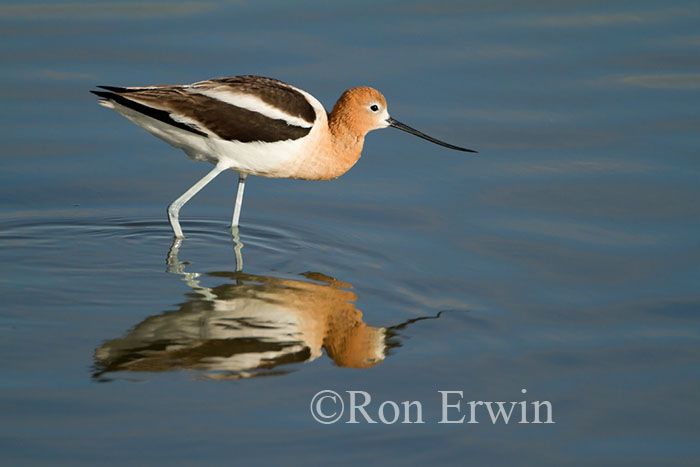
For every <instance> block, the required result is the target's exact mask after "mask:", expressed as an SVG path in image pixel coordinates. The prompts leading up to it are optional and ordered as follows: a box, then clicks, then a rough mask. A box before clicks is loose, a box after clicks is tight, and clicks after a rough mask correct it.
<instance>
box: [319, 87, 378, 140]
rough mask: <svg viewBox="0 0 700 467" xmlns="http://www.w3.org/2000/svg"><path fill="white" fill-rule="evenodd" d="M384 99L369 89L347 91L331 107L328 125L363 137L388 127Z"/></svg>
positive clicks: (374, 90)
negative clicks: (340, 126)
mask: <svg viewBox="0 0 700 467" xmlns="http://www.w3.org/2000/svg"><path fill="white" fill-rule="evenodd" d="M388 119H389V112H388V111H387V108H386V99H385V98H384V96H383V95H382V93H381V92H379V91H377V90H376V89H373V88H369V87H360V88H352V89H348V90H347V91H345V92H344V93H343V95H342V96H340V99H338V102H336V104H335V106H333V111H332V112H331V116H330V124H331V125H333V124H336V125H338V124H340V125H342V126H343V127H344V130H345V131H348V130H349V131H350V132H351V133H353V134H354V135H356V136H364V135H366V134H367V133H368V132H370V131H372V130H377V129H379V128H386V127H387V126H389V120H388Z"/></svg>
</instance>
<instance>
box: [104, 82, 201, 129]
mask: <svg viewBox="0 0 700 467" xmlns="http://www.w3.org/2000/svg"><path fill="white" fill-rule="evenodd" d="M99 87H101V88H104V89H107V86H99ZM112 89H115V90H116V89H120V88H112ZM90 92H91V93H93V94H95V95H97V96H99V97H101V98H103V99H108V100H111V101H114V102H116V103H117V104H121V105H123V106H124V107H128V108H130V109H131V110H135V111H136V112H139V113H142V114H144V115H146V116H148V117H151V118H154V119H156V120H159V121H161V122H163V123H167V124H168V125H172V126H174V127H177V128H180V129H182V130H187V131H189V132H192V133H194V134H196V135H199V136H204V137H207V136H209V135H207V134H206V133H204V132H203V131H199V130H197V129H196V128H193V127H191V126H190V125H187V124H185V123H182V122H178V121H177V120H174V119H173V118H172V117H171V116H170V112H168V111H166V110H160V109H154V108H153V107H149V106H147V105H143V104H140V103H138V102H135V101H132V100H131V99H127V98H126V97H123V96H120V95H119V94H115V93H114V92H105V91H90Z"/></svg>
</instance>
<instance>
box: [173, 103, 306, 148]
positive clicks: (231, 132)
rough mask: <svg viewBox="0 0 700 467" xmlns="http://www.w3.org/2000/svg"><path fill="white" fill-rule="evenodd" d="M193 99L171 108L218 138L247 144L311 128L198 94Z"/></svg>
mask: <svg viewBox="0 0 700 467" xmlns="http://www.w3.org/2000/svg"><path fill="white" fill-rule="evenodd" d="M194 102H195V103H196V105H191V104H192V103H193V102H192V101H176V102H173V103H172V107H173V110H174V111H175V112H177V113H180V114H182V115H183V116H185V117H187V118H191V119H192V120H194V121H196V122H197V123H199V124H200V126H201V127H202V128H206V129H207V130H209V131H211V132H212V133H214V134H216V135H217V136H218V137H219V138H221V139H225V140H229V141H240V142H242V143H250V142H253V141H261V142H265V143H273V142H276V141H284V140H294V139H299V138H303V137H304V136H306V135H308V134H309V132H310V131H311V128H304V127H300V126H296V125H290V124H289V123H287V122H286V121H285V120H280V119H275V118H270V117H267V116H265V115H263V114H261V113H258V112H255V111H252V110H248V109H244V108H241V107H238V106H235V105H231V104H228V103H226V102H222V101H220V100H218V99H213V98H211V97H207V96H204V95H202V94H197V95H196V98H195V99H194Z"/></svg>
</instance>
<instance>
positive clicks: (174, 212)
mask: <svg viewBox="0 0 700 467" xmlns="http://www.w3.org/2000/svg"><path fill="white" fill-rule="evenodd" d="M224 170H226V167H223V166H216V167H214V169H213V170H212V171H211V172H209V173H208V174H206V175H205V176H204V177H202V178H201V179H200V180H199V181H198V182H197V183H195V184H194V185H192V186H191V187H190V189H189V190H187V191H186V192H184V193H183V194H182V196H180V197H179V198H178V199H176V200H175V201H173V202H172V204H171V205H170V206H168V217H169V218H170V226H171V227H172V228H173V233H174V234H175V237H177V238H182V237H184V235H182V228H180V221H179V218H180V208H181V207H182V206H184V204H185V203H186V202H188V201H189V200H190V199H191V198H192V197H193V196H194V195H196V194H197V192H199V190H201V189H202V188H204V187H205V186H207V183H209V182H211V181H212V180H214V179H215V178H216V176H217V175H219V174H220V173H221V172H223V171H224Z"/></svg>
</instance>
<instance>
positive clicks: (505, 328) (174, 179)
mask: <svg viewBox="0 0 700 467" xmlns="http://www.w3.org/2000/svg"><path fill="white" fill-rule="evenodd" d="M699 19H700V9H699V8H698V6H697V5H696V3H695V2H690V1H672V2H665V3H663V4H661V3H658V2H644V1H643V2H625V1H623V2H616V3H614V4H610V3H609V2H579V1H573V2H567V3H566V5H563V4H561V3H559V2H546V1H528V2H501V3H498V4H494V3H493V2H478V1H474V2H438V3H435V2H429V3H428V2H425V3H421V2H412V3H406V2H384V3H380V4H377V3H376V2H360V3H357V2H355V3H353V4H352V5H346V6H341V5H335V6H328V5H325V4H322V3H318V2H302V3H295V4H294V5H292V4H288V3H286V2H271V3H265V4H262V3H261V4H255V5H253V4H251V5H243V4H238V3H235V2H179V1H170V2H146V3H138V2H90V3H85V4H76V3H74V2H53V3H51V4H38V3H37V4H35V3H32V2H3V3H2V4H0V36H1V37H2V43H3V47H1V48H0V57H1V59H2V63H3V64H4V66H3V70H2V73H0V85H1V86H0V96H1V98H2V102H3V105H2V106H0V119H2V125H1V126H0V128H1V129H0V132H1V135H2V137H1V138H0V164H1V167H2V169H1V170H0V246H1V247H2V248H1V249H0V259H1V260H2V264H3V266H4V267H3V268H2V273H0V296H1V297H2V303H3V306H2V309H0V336H1V337H0V369H1V372H2V373H1V374H2V379H0V414H1V415H0V452H1V453H2V454H0V459H2V461H4V463H7V464H8V465H19V464H27V465H44V464H45V465H57V464H59V465H94V464H95V463H97V462H99V463H103V464H122V463H124V462H136V463H142V464H168V465H172V464H175V465H193V464H196V465H202V464H212V465H219V464H231V463H243V462H250V461H262V462H264V463H266V464H267V463H272V462H280V463H285V464H288V463H299V464H301V463H304V464H309V463H328V462H333V463H335V464H338V465H355V464H357V463H360V462H367V461H372V462H375V463H376V462H380V463H399V464H417V463H423V462H431V463H435V462H439V463H445V464H464V463H473V464H476V465H486V464H488V465H512V464H514V463H520V464H527V465H616V466H617V465H635V466H636V465H693V464H696V463H697V462H698V461H699V460H700V450H699V449H698V445H697V435H698V432H699V431H700V430H699V429H700V426H699V424H698V420H699V419H700V413H698V409H697V407H698V402H699V400H698V394H699V393H700V392H699V389H700V385H699V384H698V383H699V380H698V376H699V374H698V365H697V363H698V357H699V356H700V349H699V346H698V337H699V334H700V333H699V327H698V316H699V315H698V313H699V312H700V295H698V286H697V284H698V283H700V280H699V279H700V269H699V268H698V264H700V262H699V259H700V243H698V238H700V222H698V219H699V217H700V208H699V206H700V184H699V183H698V176H699V175H700V171H699V165H698V154H699V149H700V144H699V142H700V139H699V138H698V136H699V134H698V128H700V119H699V118H698V112H697V108H698V106H697V102H698V98H699V97H700V30H699V29H698V24H699V23H698V20H699ZM235 74H260V75H264V76H272V77H276V78H279V79H282V80H284V81H287V82H290V83H292V84H295V85H297V86H299V87H301V88H303V89H305V90H307V91H309V92H311V93H313V94H314V95H315V96H316V97H317V98H318V99H319V100H320V101H321V102H323V104H324V105H325V106H326V108H330V107H331V106H332V105H333V103H334V101H335V99H336V98H337V97H338V96H339V95H340V93H341V92H342V91H343V90H344V89H346V88H349V87H352V86H358V85H371V86H374V87H376V88H378V89H380V90H381V91H382V92H383V93H384V94H385V95H386V97H387V99H388V103H389V111H390V112H391V115H392V116H393V117H395V118H397V119H398V120H401V121H403V122H405V123H407V124H409V125H411V126H414V127H416V128H418V129H420V130H422V131H425V132H426V133H428V134H430V135H433V136H435V137H438V138H440V139H444V140H446V141H449V142H451V143H454V144H458V145H463V146H466V147H473V148H475V149H477V150H479V152H480V154H479V155H478V156H470V155H466V154H463V153H458V152H453V151H449V150H447V149H445V148H441V147H438V146H434V145H431V144H429V143H428V142H425V141H422V140H418V139H416V138H414V137H412V136H409V135H407V134H405V133H402V132H398V131H394V130H391V129H387V130H383V131H377V132H373V133H371V134H370V135H369V136H368V137H367V141H366V145H365V150H364V153H363V157H362V159H360V161H359V162H358V164H357V165H356V166H355V167H354V168H353V169H352V170H351V171H350V172H348V173H347V174H345V175H344V176H343V177H341V178H340V179H338V180H335V181H332V182H301V181H289V180H267V179H262V178H259V177H251V178H249V179H248V183H247V187H246V199H245V203H244V206H243V214H242V220H241V228H240V232H239V234H240V242H241V243H242V245H243V246H242V248H239V246H240V245H237V243H236V242H234V241H233V239H232V238H231V234H230V232H229V230H228V225H227V222H228V221H230V215H231V212H232V209H233V198H234V195H235V184H236V177H235V174H233V173H231V174H229V173H224V174H222V175H220V176H219V177H218V178H217V179H216V180H215V181H214V182H212V183H211V184H210V185H209V186H207V187H206V189H205V190H203V191H202V192H201V193H200V194H199V195H198V196H197V197H195V198H194V199H193V200H192V201H191V202H190V203H188V204H187V205H186V207H185V208H183V210H182V212H181V223H182V227H183V230H184V232H185V235H186V236H187V238H186V239H185V240H184V241H183V242H182V244H181V245H176V246H177V248H175V249H173V248H172V247H173V239H172V233H171V231H170V227H169V225H168V223H167V218H166V215H165V208H166V206H167V205H168V204H169V203H170V202H171V201H172V200H173V199H175V198H176V197H177V196H179V195H180V194H181V193H182V192H184V191H185V189H187V187H189V186H190V185H191V184H192V183H194V182H195V181H196V180H197V179H198V178H200V177H201V176H203V175H204V174H205V173H206V172H207V171H208V170H209V166H207V165H206V164H202V163H193V162H190V161H188V160H187V158H186V157H185V156H184V154H182V153H181V152H179V151H178V150H176V149H174V148H171V147H169V146H168V145H166V144H163V143H162V142H161V141H159V140H157V139H155V138H153V137H152V136H151V135H149V134H147V133H146V132H144V131H143V130H141V129H139V128H137V127H135V126H133V125H132V124H130V123H129V122H128V121H126V120H124V119H123V118H121V117H119V116H118V115H117V114H115V113H114V112H111V111H108V110H106V109H103V108H100V107H99V106H97V105H96V104H95V99H94V96H92V95H90V94H89V93H88V92H87V91H88V90H89V89H91V88H93V87H94V86H95V85H97V84H112V85H145V84H171V83H187V82H193V81H197V80H201V79H206V78H210V77H216V76H227V75H235ZM241 261H242V263H241ZM325 389H331V390H334V391H337V392H338V393H340V394H341V395H343V396H344V397H345V398H346V403H347V402H348V400H347V397H348V395H347V393H346V391H365V392H367V393H368V394H370V395H371V397H372V400H373V403H372V405H371V407H370V414H371V415H374V416H375V419H376V414H377V408H378V404H379V402H381V401H387V400H389V401H396V402H397V403H400V402H401V401H413V400H418V401H421V402H422V404H423V416H424V421H425V423H424V424H400V423H397V424H393V425H387V424H383V423H381V422H380V423H377V424H370V423H366V422H364V421H363V422H362V423H359V424H346V423H344V422H345V421H347V418H344V419H343V420H341V422H338V423H336V424H332V425H322V424H320V423H317V422H316V421H315V420H314V419H313V418H312V416H311V413H310V411H309V404H310V402H311V399H312V397H313V396H314V394H316V393H317V392H318V391H321V390H325ZM522 389H526V391H527V392H526V393H525V394H524V393H523V392H522ZM438 391H462V392H463V394H464V401H465V402H466V401H471V400H476V401H479V400H481V401H522V400H526V401H528V402H529V401H537V400H539V401H545V400H546V401H549V402H550V403H551V405H552V407H553V418H554V421H555V422H556V423H553V424H532V423H530V424H518V423H515V422H514V421H511V422H510V423H509V424H504V423H502V422H500V423H496V424H493V423H491V421H490V419H489V417H488V415H487V414H486V413H485V412H482V416H481V417H482V418H480V423H479V424H467V423H463V424H440V423H438V422H439V421H440V419H441V398H440V397H441V396H440V393H439V392H438ZM455 418H458V417H455ZM530 420H532V419H530Z"/></svg>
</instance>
